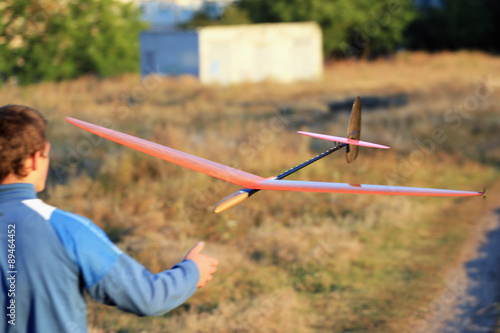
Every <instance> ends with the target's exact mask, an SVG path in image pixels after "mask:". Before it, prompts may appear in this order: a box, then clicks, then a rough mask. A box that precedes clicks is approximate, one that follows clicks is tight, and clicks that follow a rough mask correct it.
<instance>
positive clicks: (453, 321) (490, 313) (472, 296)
mask: <svg viewBox="0 0 500 333" xmlns="http://www.w3.org/2000/svg"><path fill="white" fill-rule="evenodd" d="M477 225H478V227H477V232H476V233H475V234H474V235H473V236H472V237H471V240H470V242H469V243H468V244H467V247H466V248H465V261H464V262H463V263H462V264H461V265H459V266H458V267H456V269H455V270H454V271H453V272H452V273H451V274H450V275H449V276H448V278H447V279H446V280H445V285H446V288H445V289H444V290H443V292H442V293H441V295H439V296H438V299H436V300H435V301H433V302H432V303H431V305H430V306H429V308H431V309H432V310H433V315H432V316H430V318H429V319H428V321H427V323H426V325H425V327H422V328H421V329H420V330H417V331H416V332H433V333H448V332H454V333H465V332H494V331H495V326H496V323H497V321H498V319H499V316H500V303H499V302H500V208H497V209H495V210H492V211H490V212H489V213H488V214H486V215H485V216H483V217H482V220H480V221H478V224H477Z"/></svg>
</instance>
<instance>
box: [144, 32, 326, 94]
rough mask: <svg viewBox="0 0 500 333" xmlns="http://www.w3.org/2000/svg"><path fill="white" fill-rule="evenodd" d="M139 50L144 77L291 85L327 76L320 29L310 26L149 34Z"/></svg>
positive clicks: (145, 34) (222, 82)
mask: <svg viewBox="0 0 500 333" xmlns="http://www.w3.org/2000/svg"><path fill="white" fill-rule="evenodd" d="M140 50H141V51H140V52H141V72H142V74H143V75H147V74H150V73H159V74H164V75H179V74H191V75H195V76H197V77H199V79H200V81H201V82H203V83H220V84H232V83H238V82H259V81H262V80H266V79H270V80H275V81H280V82H293V81H297V80H312V79H317V78H320V77H321V75H322V72H323V52H322V34H321V29H320V27H319V26H318V25H317V24H316V23H312V22H302V23H274V24H254V25H241V26H216V27H204V28H200V29H197V30H192V31H145V32H143V33H142V34H141V37H140Z"/></svg>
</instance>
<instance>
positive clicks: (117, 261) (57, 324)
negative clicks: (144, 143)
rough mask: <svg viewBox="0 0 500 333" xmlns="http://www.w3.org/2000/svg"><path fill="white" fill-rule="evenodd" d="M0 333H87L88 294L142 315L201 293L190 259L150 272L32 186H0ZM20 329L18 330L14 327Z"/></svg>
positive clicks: (102, 235)
mask: <svg viewBox="0 0 500 333" xmlns="http://www.w3.org/2000/svg"><path fill="white" fill-rule="evenodd" d="M0 277H1V286H2V287H1V288H2V292H1V293H0V306H1V307H2V311H0V314H1V315H0V332H6V333H11V332H51V333H63V332H68V333H84V332H87V313H86V303H85V299H84V295H83V293H84V291H85V290H86V291H87V292H88V293H89V294H90V296H91V297H92V298H94V299H95V300H97V301H98V302H101V303H104V304H109V305H114V306H116V307H118V308H119V309H121V310H123V311H127V312H132V313H135V314H137V315H139V316H157V315H161V314H164V313H165V312H167V311H169V310H171V309H173V308H175V307H177V306H179V305H180V304H182V303H183V302H184V301H186V300H187V299H188V298H189V297H190V296H191V295H192V294H193V293H194V292H195V290H196V284H197V282H198V279H199V271H198V268H197V266H196V264H195V263H194V262H193V261H191V260H184V261H183V262H181V263H179V264H177V265H175V266H174V267H173V268H172V269H170V270H167V271H164V272H161V273H158V274H154V275H153V274H151V273H150V272H149V271H148V270H147V269H146V268H144V267H143V266H142V265H140V264H139V263H138V262H137V261H135V260H134V259H132V258H131V257H129V256H128V255H127V254H125V253H123V252H122V251H121V250H120V249H119V248H118V247H117V246H115V245H114V244H113V243H112V242H111V241H110V240H109V239H108V237H107V236H106V234H105V233H104V232H103V231H102V230H101V229H99V228H98V227H97V226H95V225H94V224H93V223H92V222H91V221H90V220H88V219H86V218H84V217H81V216H78V215H75V214H71V213H67V212H65V211H62V210H60V209H57V208H55V207H52V206H49V205H47V204H45V203H44V202H42V201H41V200H40V199H38V198H37V196H36V192H35V189H34V186H33V185H31V184H9V185H0ZM13 324H15V325H13Z"/></svg>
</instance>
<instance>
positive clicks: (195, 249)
mask: <svg viewBox="0 0 500 333" xmlns="http://www.w3.org/2000/svg"><path fill="white" fill-rule="evenodd" d="M204 247H205V242H198V243H196V245H195V246H194V247H193V248H192V249H191V251H189V253H192V254H198V253H200V252H201V251H202V250H203V248H204Z"/></svg>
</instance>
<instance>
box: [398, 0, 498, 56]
mask: <svg viewBox="0 0 500 333" xmlns="http://www.w3.org/2000/svg"><path fill="white" fill-rule="evenodd" d="M498 14H500V4H499V3H498V1H491V0H478V1H469V0H454V1H446V2H445V4H444V6H443V7H441V8H440V7H438V8H424V9H423V10H422V14H421V15H420V17H419V18H418V19H416V20H415V21H414V22H413V23H412V24H411V25H410V26H409V28H408V31H407V33H406V35H407V45H408V47H410V48H411V49H428V50H442V49H451V50H458V49H463V48H466V49H482V50H487V51H491V50H498V49H500V42H499V40H498V38H495V37H494V36H498V33H499V32H500V30H499V29H500V25H498V23H496V21H497V19H496V18H497V16H498Z"/></svg>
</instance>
